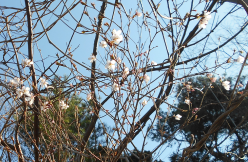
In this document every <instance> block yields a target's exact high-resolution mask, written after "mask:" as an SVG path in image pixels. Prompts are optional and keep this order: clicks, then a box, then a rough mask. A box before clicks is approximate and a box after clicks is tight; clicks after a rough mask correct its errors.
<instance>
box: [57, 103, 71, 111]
mask: <svg viewBox="0 0 248 162" xmlns="http://www.w3.org/2000/svg"><path fill="white" fill-rule="evenodd" d="M59 107H60V108H61V109H64V110H66V109H67V108H68V107H69V105H67V104H66V103H65V102H64V101H59Z"/></svg>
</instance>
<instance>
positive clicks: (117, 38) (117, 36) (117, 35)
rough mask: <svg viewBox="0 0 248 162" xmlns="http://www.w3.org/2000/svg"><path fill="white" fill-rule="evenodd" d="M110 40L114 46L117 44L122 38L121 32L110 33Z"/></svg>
mask: <svg viewBox="0 0 248 162" xmlns="http://www.w3.org/2000/svg"><path fill="white" fill-rule="evenodd" d="M112 40H113V41H114V43H115V44H119V43H120V42H121V41H122V40H123V36H122V35H121V30H118V31H116V30H115V29H114V30H113V31H112Z"/></svg>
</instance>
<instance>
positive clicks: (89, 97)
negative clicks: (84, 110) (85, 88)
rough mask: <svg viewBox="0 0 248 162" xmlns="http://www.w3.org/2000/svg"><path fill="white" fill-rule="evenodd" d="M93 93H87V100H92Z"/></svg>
mask: <svg viewBox="0 0 248 162" xmlns="http://www.w3.org/2000/svg"><path fill="white" fill-rule="evenodd" d="M91 99H92V98H91V93H89V94H87V101H89V100H91Z"/></svg>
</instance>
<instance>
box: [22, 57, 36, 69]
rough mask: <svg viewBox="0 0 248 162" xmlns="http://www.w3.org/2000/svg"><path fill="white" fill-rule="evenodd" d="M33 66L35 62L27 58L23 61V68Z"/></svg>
mask: <svg viewBox="0 0 248 162" xmlns="http://www.w3.org/2000/svg"><path fill="white" fill-rule="evenodd" d="M33 64H34V62H33V61H31V60H30V59H27V58H26V59H25V60H23V59H22V66H23V67H26V66H29V67H30V66H31V65H33Z"/></svg>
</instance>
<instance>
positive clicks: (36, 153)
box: [25, 0, 39, 162]
mask: <svg viewBox="0 0 248 162" xmlns="http://www.w3.org/2000/svg"><path fill="white" fill-rule="evenodd" d="M25 5H26V13H27V23H28V55H29V59H30V60H31V61H33V30H32V20H31V11H30V4H29V1H28V0H25ZM30 73H31V75H32V83H33V90H34V95H36V94H37V93H38V90H37V80H36V76H35V68H34V65H32V66H31V67H30ZM34 104H35V106H34V109H33V110H34V140H35V145H36V147H34V156H35V162H39V99H38V97H35V100H34Z"/></svg>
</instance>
